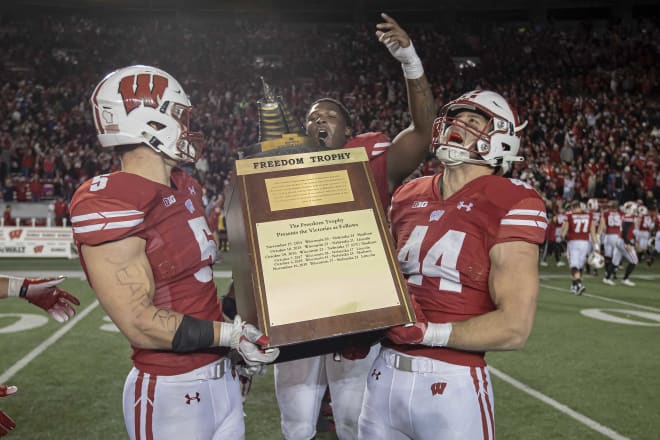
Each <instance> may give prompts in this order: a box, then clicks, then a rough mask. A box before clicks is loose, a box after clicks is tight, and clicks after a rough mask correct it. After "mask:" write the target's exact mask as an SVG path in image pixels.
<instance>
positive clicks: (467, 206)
mask: <svg viewBox="0 0 660 440" xmlns="http://www.w3.org/2000/svg"><path fill="white" fill-rule="evenodd" d="M473 206H474V203H472V202H470V203H465V202H464V201H463V200H461V201H460V202H458V205H456V209H463V208H465V210H466V211H467V212H470V211H471V210H472V207H473Z"/></svg>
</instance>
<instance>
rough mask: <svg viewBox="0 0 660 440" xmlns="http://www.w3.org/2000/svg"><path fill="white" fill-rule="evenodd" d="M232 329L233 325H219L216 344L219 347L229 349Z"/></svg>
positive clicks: (222, 323)
mask: <svg viewBox="0 0 660 440" xmlns="http://www.w3.org/2000/svg"><path fill="white" fill-rule="evenodd" d="M233 328H234V324H230V323H228V322H221V323H220V341H219V342H218V346H219V347H231V334H232V330H233Z"/></svg>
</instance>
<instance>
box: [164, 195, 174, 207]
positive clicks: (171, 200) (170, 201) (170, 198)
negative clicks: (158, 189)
mask: <svg viewBox="0 0 660 440" xmlns="http://www.w3.org/2000/svg"><path fill="white" fill-rule="evenodd" d="M175 203H176V199H175V198H174V194H170V195H169V196H167V197H163V205H165V206H171V205H174V204H175Z"/></svg>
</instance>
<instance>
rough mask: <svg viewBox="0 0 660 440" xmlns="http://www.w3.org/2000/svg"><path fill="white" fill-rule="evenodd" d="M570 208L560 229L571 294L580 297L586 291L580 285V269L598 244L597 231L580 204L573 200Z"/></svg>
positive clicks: (588, 213) (590, 216)
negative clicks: (565, 241) (569, 277)
mask: <svg viewBox="0 0 660 440" xmlns="http://www.w3.org/2000/svg"><path fill="white" fill-rule="evenodd" d="M571 207H572V211H571V212H569V213H568V216H567V217H568V218H567V220H566V221H565V222H564V224H563V226H562V228H561V237H562V239H563V238H566V239H567V247H568V267H570V268H571V292H572V293H573V294H574V295H582V294H583V293H584V291H585V290H586V287H585V285H584V284H583V283H582V269H583V268H584V265H585V263H586V262H587V255H589V252H591V249H592V248H593V247H595V245H596V244H597V243H598V238H597V233H596V231H597V229H596V225H595V224H594V221H593V217H592V215H591V213H590V212H586V211H585V209H584V207H583V203H582V202H580V201H579V200H574V201H573V203H572V204H571ZM598 246H599V247H600V245H598Z"/></svg>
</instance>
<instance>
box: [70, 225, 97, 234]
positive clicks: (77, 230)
mask: <svg viewBox="0 0 660 440" xmlns="http://www.w3.org/2000/svg"><path fill="white" fill-rule="evenodd" d="M104 225H105V224H104V223H101V224H100V225H89V226H78V227H75V226H74V227H73V233H74V234H84V233H85V232H94V231H100V230H101V229H103V226H104Z"/></svg>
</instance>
